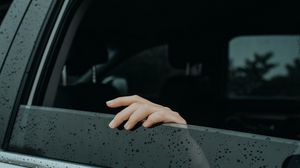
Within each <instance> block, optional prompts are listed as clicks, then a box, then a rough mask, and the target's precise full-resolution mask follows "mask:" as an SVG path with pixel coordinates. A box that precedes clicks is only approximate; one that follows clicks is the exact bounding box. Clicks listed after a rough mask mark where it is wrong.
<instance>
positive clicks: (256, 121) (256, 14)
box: [54, 0, 300, 139]
mask: <svg viewBox="0 0 300 168" xmlns="http://www.w3.org/2000/svg"><path fill="white" fill-rule="evenodd" d="M297 5H298V4H291V3H290V4H287V3H276V2H273V3H267V2H264V3H262V2H260V1H247V2H245V1H230V2H228V1H201V4H199V3H197V4H196V3H195V4H193V3H188V2H186V3H177V2H173V1H163V2H162V1H119V0H113V1H96V0H94V1H92V3H91V4H90V7H89V9H88V10H87V12H86V14H85V16H84V19H83V20H82V22H81V24H80V27H79V29H78V32H77V35H76V37H75V40H74V42H73V45H72V48H71V52H70V53H69V56H68V60H67V62H66V67H67V68H66V73H67V76H68V77H67V81H68V82H67V84H66V85H60V86H59V88H58V93H57V96H56V101H55V104H54V106H55V107H64V108H73V109H79V110H89V111H97V112H103V113H113V114H114V113H116V112H117V111H111V110H109V109H107V108H106V107H105V101H107V100H109V99H112V98H114V97H117V96H123V95H133V94H138V95H140V96H142V97H145V98H147V99H150V100H152V101H154V102H156V103H158V104H162V105H165V106H168V107H170V108H171V109H173V110H175V111H178V112H179V113H180V114H182V116H184V118H186V120H187V122H188V123H189V124H193V125H203V126H209V127H217V128H225V129H232V130H238V131H246V132H252V133H259V134H266V135H272V136H278V137H285V138H294V139H299V138H300V137H299V136H298V135H299V133H300V131H299V130H300V129H299V128H300V125H299V124H297V123H298V122H299V120H298V119H299V114H298V112H299V106H300V104H299V100H298V99H280V98H279V99H274V98H272V97H265V98H258V99H256V98H246V99H230V98H228V96H227V84H228V47H229V46H228V45H229V42H230V40H231V39H233V38H235V37H239V36H247V35H252V36H253V35H254V36H258V35H298V34H299V30H300V18H299V15H298V10H297V9H296V6H297ZM149 55H150V56H149ZM151 55H153V57H155V56H157V57H155V58H161V59H155V58H153V59H149V57H151ZM164 58H167V60H164ZM166 67H168V68H166ZM93 68H94V70H93ZM164 68H165V69H166V70H165V71H164ZM95 77H96V78H95ZM93 78H95V79H93ZM94 80H96V81H94ZM124 81H125V84H124Z"/></svg>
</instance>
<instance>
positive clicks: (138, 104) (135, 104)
mask: <svg viewBox="0 0 300 168" xmlns="http://www.w3.org/2000/svg"><path fill="white" fill-rule="evenodd" d="M132 106H133V107H139V106H140V103H137V102H135V103H132Z"/></svg>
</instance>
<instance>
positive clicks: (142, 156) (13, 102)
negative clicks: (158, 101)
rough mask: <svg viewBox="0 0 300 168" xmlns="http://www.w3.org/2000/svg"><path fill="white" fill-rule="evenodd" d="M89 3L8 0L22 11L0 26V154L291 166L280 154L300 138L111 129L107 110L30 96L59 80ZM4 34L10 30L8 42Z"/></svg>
mask: <svg viewBox="0 0 300 168" xmlns="http://www.w3.org/2000/svg"><path fill="white" fill-rule="evenodd" d="M14 5H20V6H19V7H14ZM22 5H23V6H22ZM88 5H89V4H88V1H84V2H80V1H68V0H65V1H54V0H53V1H49V0H36V1H29V0H28V1H20V0H19V1H18V0H15V1H14V3H13V6H12V7H11V9H10V11H9V13H10V12H14V11H15V10H14V8H17V9H18V10H16V11H15V12H20V11H19V10H21V9H23V12H20V13H23V14H22V16H20V18H19V21H18V22H17V23H15V24H13V23H10V22H13V21H14V22H16V20H15V19H11V18H10V15H7V16H6V18H5V21H4V22H3V24H2V26H1V29H3V31H4V30H8V28H10V29H9V30H11V28H14V29H15V30H14V31H12V32H11V34H9V33H8V32H4V33H3V37H2V36H1V34H0V43H1V47H0V50H1V51H2V50H3V51H4V53H5V54H4V56H3V61H2V63H1V64H2V66H1V72H0V87H1V88H2V89H1V90H0V99H1V104H0V110H1V113H0V117H1V124H2V125H1V127H0V128H1V129H0V137H1V142H2V146H3V147H2V149H3V151H0V161H1V162H4V163H10V164H15V165H21V166H27V167H36V166H46V167H47V166H48V167H49V166H50V167H51V166H53V167H66V166H70V167H84V166H103V167H225V168H226V167H228V168H231V167H281V166H283V165H287V166H290V165H289V162H288V161H289V160H286V159H288V158H291V156H293V155H297V154H299V141H294V140H288V139H280V138H273V137H267V136H262V135H254V134H247V133H242V132H234V131H228V130H221V129H214V128H208V127H201V126H193V125H187V126H186V125H178V124H165V125H161V126H156V127H153V128H150V129H145V128H143V127H137V128H136V129H134V130H132V131H126V130H124V129H122V128H120V129H110V128H109V127H108V123H109V122H110V120H111V119H112V118H113V115H109V114H103V113H98V112H91V111H82V110H81V111H80V110H73V109H66V108H54V107H46V105H45V103H44V104H43V103H42V104H39V103H36V102H39V99H38V98H39V97H40V95H41V94H42V93H40V92H42V91H43V89H41V88H44V87H43V83H44V82H45V81H49V84H50V86H52V87H53V86H54V85H55V83H56V82H57V81H58V80H59V78H60V72H61V69H62V68H63V65H64V63H65V60H66V55H67V54H66V53H67V52H69V50H71V48H70V46H71V44H70V43H71V42H72V39H73V38H74V36H75V34H76V27H78V25H79V24H80V20H81V19H82V18H83V17H84V13H85V11H86V10H87V9H88ZM21 11H22V10H21ZM46 25H47V26H46ZM5 35H11V36H12V37H11V38H8V43H7V38H6V37H5ZM9 39H10V40H9ZM2 44H3V45H2ZM51 63H52V64H51ZM51 65H52V66H51ZM49 72H51V73H50V75H49ZM47 78H50V80H46V79H47ZM51 79H52V80H51ZM50 88H51V87H50ZM47 91H49V88H48V90H47ZM49 92H50V93H51V89H50V91H49ZM83 98H84V97H83ZM50 102H51V100H50ZM292 163H294V162H292Z"/></svg>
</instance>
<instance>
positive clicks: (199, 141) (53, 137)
mask: <svg viewBox="0 0 300 168" xmlns="http://www.w3.org/2000/svg"><path fill="white" fill-rule="evenodd" d="M112 118H113V116H112V115H108V114H102V113H92V112H86V111H76V110H67V109H59V108H45V107H34V106H21V107H20V110H19V113H18V116H17V120H16V123H15V126H14V130H13V135H12V138H11V141H10V145H9V150H11V151H15V152H21V153H25V154H30V155H35V156H41V157H47V158H54V159H59V160H66V161H72V162H78V163H84V164H90V165H95V166H107V167H157V166H159V167H222V168H227V167H228V168H231V167H281V166H282V165H283V163H284V162H285V161H286V159H287V158H289V157H291V156H292V155H295V154H299V142H298V141H293V140H287V139H280V138H273V137H267V136H260V135H254V134H247V133H241V132H233V131H227V130H220V129H213V128H206V127H201V126H191V125H188V126H185V125H178V124H166V125H161V126H156V127H153V128H150V129H145V128H143V127H142V126H138V127H136V128H135V129H134V130H132V131H126V130H124V129H122V128H120V129H110V128H109V127H108V123H109V122H110V120H111V119H112ZM298 166H299V165H298Z"/></svg>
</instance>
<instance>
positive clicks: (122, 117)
mask: <svg viewBox="0 0 300 168" xmlns="http://www.w3.org/2000/svg"><path fill="white" fill-rule="evenodd" d="M115 118H116V119H117V120H123V121H124V120H125V115H124V114H122V113H118V114H117V115H116V117H115Z"/></svg>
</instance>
